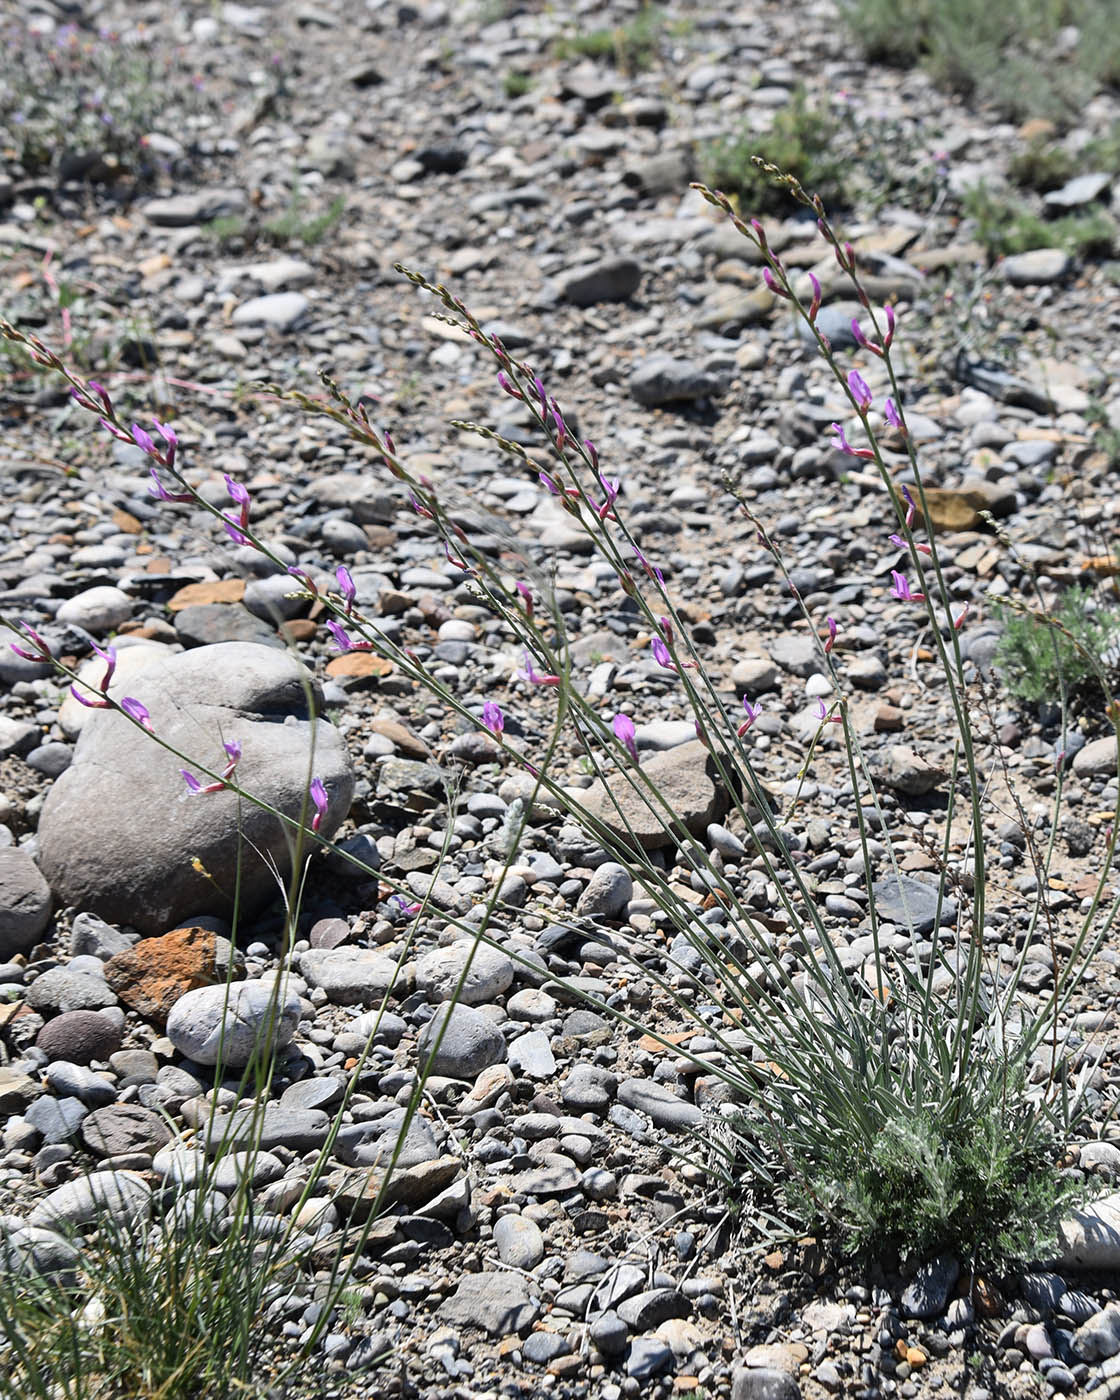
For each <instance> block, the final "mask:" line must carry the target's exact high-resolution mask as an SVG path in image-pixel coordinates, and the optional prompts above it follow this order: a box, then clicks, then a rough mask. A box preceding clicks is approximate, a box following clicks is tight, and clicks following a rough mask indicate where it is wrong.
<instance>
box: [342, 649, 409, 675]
mask: <svg viewBox="0 0 1120 1400" xmlns="http://www.w3.org/2000/svg"><path fill="white" fill-rule="evenodd" d="M392 671H393V663H392V662H391V661H386V660H385V658H384V657H382V656H375V655H374V654H373V652H372V651H348V652H346V653H345V654H344V655H343V656H336V657H335V658H334V660H333V661H328V662H327V675H328V676H349V677H350V678H351V679H352V680H361V679H369V678H371V677H376V676H388V675H391V674H392Z"/></svg>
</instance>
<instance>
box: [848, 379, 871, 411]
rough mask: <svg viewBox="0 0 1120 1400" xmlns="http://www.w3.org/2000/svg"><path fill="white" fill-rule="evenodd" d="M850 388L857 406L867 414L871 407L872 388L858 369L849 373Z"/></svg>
mask: <svg viewBox="0 0 1120 1400" xmlns="http://www.w3.org/2000/svg"><path fill="white" fill-rule="evenodd" d="M848 388H849V390H850V391H851V395H852V398H853V399H854V400H855V403H856V408H857V409H858V411H859V412H860V414H866V412H867V410H868V409H869V408H870V407H871V390H870V389H869V388H868V387H867V381H866V380H865V379H864V377H863V375H862V374H860V372H859V370H858V369H853V370H851V371H850V372H849V374H848Z"/></svg>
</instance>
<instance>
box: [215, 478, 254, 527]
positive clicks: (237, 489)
mask: <svg viewBox="0 0 1120 1400" xmlns="http://www.w3.org/2000/svg"><path fill="white" fill-rule="evenodd" d="M224 479H225V483H226V490H227V491H228V492H229V498H230V500H231V501H232V502H233V503H234V505H237V506H240V507H241V510H240V513H239V514H238V515H237V516H236V517H234V516H231V515H223V516H222V519H223V520H224V521H225V523H226V534H227V535H229V537H230V539H231V540H232V541H233V542H234V544H251V543H252V541H251V540H250V539H249V537H248V535H246V534H245V530H246V528H247V527H248V524H249V507H250V504H251V502H250V497H249V493H248V491H247V490H246V489H245V487H244V486H242V484H241V483H240V481H234V479H233V477H232V476H230V475H229V474H228V473H225V474H224Z"/></svg>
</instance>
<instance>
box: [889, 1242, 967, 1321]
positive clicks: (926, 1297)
mask: <svg viewBox="0 0 1120 1400" xmlns="http://www.w3.org/2000/svg"><path fill="white" fill-rule="evenodd" d="M960 1272H961V1266H960V1262H959V1260H957V1259H955V1258H954V1257H953V1256H952V1255H951V1254H942V1255H940V1256H939V1257H938V1258H936V1259H931V1260H929V1261H928V1262H927V1263H925V1264H922V1265H921V1266H920V1268H919V1269H918V1271H917V1273H916V1274H915V1275H914V1277H913V1278H912V1279H911V1280H910V1282H909V1283H908V1284H907V1285H906V1287H905V1288H904V1289H903V1290H902V1299H901V1303H902V1312H903V1315H904V1316H905V1317H919V1318H929V1317H937V1316H938V1315H939V1314H940V1313H942V1312H944V1311H945V1304H946V1303H947V1302H948V1301H949V1294H950V1293H951V1292H952V1291H953V1285H954V1284H955V1283H956V1281H957V1279H958V1278H959V1277H960Z"/></svg>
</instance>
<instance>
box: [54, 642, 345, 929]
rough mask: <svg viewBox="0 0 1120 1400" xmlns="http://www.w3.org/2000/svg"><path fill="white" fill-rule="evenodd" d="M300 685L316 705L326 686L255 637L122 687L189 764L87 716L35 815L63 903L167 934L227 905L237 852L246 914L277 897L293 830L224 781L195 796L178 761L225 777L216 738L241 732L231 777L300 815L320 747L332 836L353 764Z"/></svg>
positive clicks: (114, 718)
mask: <svg viewBox="0 0 1120 1400" xmlns="http://www.w3.org/2000/svg"><path fill="white" fill-rule="evenodd" d="M305 685H307V686H309V687H310V690H311V695H312V697H313V702H314V707H315V712H316V713H320V712H321V711H322V708H323V702H322V693H321V691H320V689H319V687H318V685H317V684H316V683H315V682H314V681H313V679H312V678H311V676H310V675H309V674H308V673H307V672H306V671H305V670H304V669H303V667H302V666H301V665H300V664H299V662H298V661H297V660H295V659H294V658H293V657H292V656H290V655H289V654H288V653H287V652H286V651H281V650H279V649H277V648H275V647H266V646H260V645H257V644H255V643H249V642H223V643H220V644H218V645H215V646H207V647H198V648H196V649H194V650H193V651H187V652H183V653H181V654H178V655H174V656H170V657H168V658H167V660H166V661H163V662H160V663H159V664H158V665H155V666H152V667H150V668H149V669H147V670H145V671H144V672H143V673H142V674H137V675H136V676H135V677H134V679H133V680H132V682H131V684H130V687H129V694H130V695H131V696H132V697H133V698H135V699H137V700H139V701H141V702H142V703H143V704H144V705H145V706H147V709H148V711H149V712H150V715H151V723H152V727H153V729H154V731H155V733H156V734H157V735H158V736H159V737H160V738H161V739H163V740H164V741H165V742H166V743H167V744H169V745H171V746H172V747H173V748H175V749H177V750H178V751H179V753H181V754H183V755H185V758H186V761H185V762H184V759H181V758H179V757H178V756H177V755H176V754H175V753H171V752H169V751H168V750H167V749H164V748H161V747H160V745H159V744H158V743H157V742H156V741H155V740H154V739H153V738H151V737H150V736H148V735H145V734H144V733H142V732H141V730H140V729H138V728H137V726H136V725H134V724H133V723H132V722H131V721H130V720H128V719H126V718H124V716H123V715H120V714H118V713H116V711H109V710H96V711H93V712H91V716H92V717H91V719H90V721H88V722H87V723H86V725H85V726H84V727H83V729H82V732H81V736H80V738H79V740H78V743H77V747H76V749H75V753H74V761H73V762H72V764H71V765H70V767H69V768H68V769H67V770H66V772H65V773H63V774H62V776H61V777H60V778H59V779H58V781H57V782H56V783H55V785H54V787H53V788H52V789H51V792H50V794H49V795H48V797H47V800H46V802H45V804H44V806H43V811H42V814H41V816H40V819H39V865H40V869H41V870H42V872H43V874H44V875H45V876H46V879H47V881H48V883H49V884H50V887H51V889H52V890H53V891H54V893H55V896H56V898H57V899H58V901H59V903H60V904H70V905H76V906H77V907H79V908H81V909H85V910H90V911H92V912H93V913H95V914H97V915H99V916H100V917H101V918H103V919H107V920H108V921H109V922H110V923H119V924H131V925H132V926H133V927H135V928H137V929H139V930H140V931H141V932H142V933H146V934H156V933H164V932H166V931H167V930H168V929H169V928H173V927H175V925H176V924H177V923H178V922H179V921H181V920H183V919H185V918H187V917H189V916H193V915H199V914H203V913H214V914H224V915H228V914H229V913H230V912H231V908H232V903H231V896H232V894H233V891H234V887H235V884H236V883H237V880H238V859H239V855H240V861H241V868H240V891H239V897H240V906H241V913H242V915H246V914H252V913H254V912H255V911H257V910H259V909H260V908H262V907H263V906H264V905H265V904H266V903H267V902H268V901H269V900H270V899H271V898H273V897H275V895H277V894H278V893H279V890H278V886H277V882H276V877H275V874H274V873H273V871H272V870H271V869H270V868H269V863H270V862H275V864H276V866H277V867H278V869H279V871H280V873H281V875H282V876H284V875H286V874H287V873H288V871H289V870H290V868H291V850H290V844H289V833H290V831H291V828H290V827H288V826H286V824H285V823H283V822H281V821H280V820H279V819H278V818H277V817H275V816H273V815H272V814H271V813H270V812H266V811H263V810H262V809H261V808H259V807H257V806H255V805H253V804H251V803H250V802H248V801H244V802H241V801H240V800H239V799H238V797H237V796H236V794H234V793H232V792H230V791H229V790H228V789H227V790H225V791H222V792H215V793H200V794H191V793H189V792H188V791H187V788H186V785H185V784H184V782H183V777H182V774H181V773H180V769H181V768H184V767H186V768H191V769H193V771H194V772H195V775H196V776H197V777H201V776H202V775H201V774H200V773H199V772H198V767H197V765H199V764H202V763H205V765H206V766H207V767H208V768H209V769H211V770H212V771H214V772H221V771H222V769H223V767H224V766H225V763H226V756H225V753H224V751H223V749H222V744H223V742H227V741H230V740H237V741H238V742H239V743H240V744H241V749H242V757H241V761H240V763H239V765H238V768H237V772H236V775H235V780H236V781H237V782H238V783H239V785H240V786H242V787H243V788H244V789H245V790H246V791H247V792H250V793H252V794H253V795H254V796H255V797H259V798H261V799H262V800H263V801H265V802H267V803H269V804H270V805H271V806H273V807H275V808H276V809H277V810H278V811H280V812H283V813H285V814H287V815H288V816H291V817H297V816H298V815H299V813H300V810H301V807H302V805H303V803H304V801H305V795H306V790H307V782H308V774H309V763H310V758H311V750H312V743H314V767H313V771H314V774H315V776H317V777H319V778H321V779H322V780H323V782H324V784H325V786H326V790H327V796H328V799H329V805H328V808H327V813H326V816H325V817H324V819H323V822H322V827H321V832H322V834H323V835H326V836H329V835H331V834H332V833H333V832H334V831H336V830H337V828H338V827H339V825H340V824H341V823H342V821H343V820H344V818H345V817H346V814H347V812H348V810H349V808H350V802H351V799H352V797H353V793H354V775H353V768H352V765H351V761H350V757H349V755H348V754H347V752H346V747H345V744H344V742H343V739H342V736H341V735H340V734H339V732H338V730H337V729H335V728H334V726H333V725H331V724H329V723H327V722H326V721H325V720H322V719H318V720H315V721H314V722H312V721H311V719H310V718H309V711H308V701H307V694H306V692H305V689H304V686H305ZM203 781H204V782H205V781H207V780H206V779H205V778H203ZM200 866H201V869H200V868H199V867H200Z"/></svg>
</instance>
